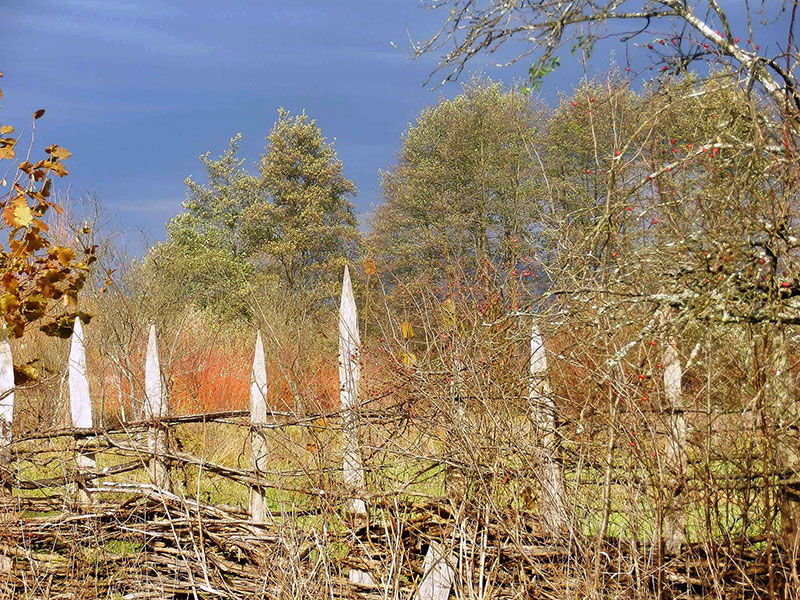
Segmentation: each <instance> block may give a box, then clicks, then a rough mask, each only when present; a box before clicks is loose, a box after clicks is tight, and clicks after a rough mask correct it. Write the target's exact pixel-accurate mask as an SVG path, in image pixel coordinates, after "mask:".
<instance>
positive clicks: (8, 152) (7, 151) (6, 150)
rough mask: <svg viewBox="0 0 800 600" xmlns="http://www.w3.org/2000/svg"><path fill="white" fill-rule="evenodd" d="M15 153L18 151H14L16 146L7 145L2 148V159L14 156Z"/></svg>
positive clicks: (0, 154) (0, 157)
mask: <svg viewBox="0 0 800 600" xmlns="http://www.w3.org/2000/svg"><path fill="white" fill-rule="evenodd" d="M15 154H16V153H15V152H14V148H13V147H12V146H5V147H3V148H0V159H3V158H14V155H15Z"/></svg>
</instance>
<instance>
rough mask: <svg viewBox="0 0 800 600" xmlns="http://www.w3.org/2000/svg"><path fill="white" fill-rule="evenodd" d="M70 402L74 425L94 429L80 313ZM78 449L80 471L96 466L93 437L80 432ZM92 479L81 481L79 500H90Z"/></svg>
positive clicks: (74, 337)
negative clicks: (88, 489)
mask: <svg viewBox="0 0 800 600" xmlns="http://www.w3.org/2000/svg"><path fill="white" fill-rule="evenodd" d="M67 372H68V378H69V404H70V411H71V413H72V426H73V427H80V428H85V429H90V428H91V427H93V422H92V402H91V398H90V396H89V378H88V376H87V371H86V346H85V344H84V338H83V326H82V325H81V319H80V317H76V318H75V327H74V329H73V332H72V342H71V344H70V349H69V365H68V369H67ZM75 441H76V443H77V445H78V452H77V454H76V456H75V462H76V464H77V466H78V471H79V473H80V472H85V471H86V470H87V469H89V470H95V469H96V468H97V461H96V459H95V454H94V452H92V451H91V450H85V449H84V448H85V446H86V443H87V442H89V441H90V438H86V437H85V436H80V435H78V436H76V439H75ZM91 483H92V482H91V481H85V482H80V483H79V484H78V501H79V502H81V503H83V504H88V503H89V502H90V500H91V499H90V498H89V494H88V492H86V487H87V486H90V485H91Z"/></svg>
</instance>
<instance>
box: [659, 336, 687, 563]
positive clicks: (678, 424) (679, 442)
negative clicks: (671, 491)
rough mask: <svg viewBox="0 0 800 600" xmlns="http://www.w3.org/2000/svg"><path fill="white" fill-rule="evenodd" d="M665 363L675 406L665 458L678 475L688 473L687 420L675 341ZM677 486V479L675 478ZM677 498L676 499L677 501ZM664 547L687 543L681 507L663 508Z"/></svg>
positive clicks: (674, 548)
mask: <svg viewBox="0 0 800 600" xmlns="http://www.w3.org/2000/svg"><path fill="white" fill-rule="evenodd" d="M662 361H663V363H664V395H665V396H666V398H667V405H668V406H669V407H670V408H671V409H672V410H670V414H669V415H668V416H667V426H668V428H669V435H668V436H667V443H666V446H665V448H664V454H665V460H666V462H667V465H668V466H669V469H670V472H672V473H678V474H679V475H678V478H680V477H681V476H682V474H683V473H685V472H686V468H687V467H686V434H687V428H686V419H685V417H684V414H683V411H682V410H681V409H682V408H683V405H682V403H681V385H682V379H683V368H682V367H681V359H680V355H679V354H678V349H677V348H676V347H675V345H674V344H673V343H672V342H668V343H667V347H666V348H665V349H664V356H663V358H662ZM673 485H674V486H675V489H678V487H679V483H678V481H674V482H673ZM677 499H678V498H676V500H677ZM663 527H664V547H665V549H666V550H667V552H670V553H674V554H678V553H680V551H681V547H682V545H683V544H684V543H685V542H686V516H685V513H684V511H683V509H681V508H676V507H670V509H669V510H665V511H664V525H663Z"/></svg>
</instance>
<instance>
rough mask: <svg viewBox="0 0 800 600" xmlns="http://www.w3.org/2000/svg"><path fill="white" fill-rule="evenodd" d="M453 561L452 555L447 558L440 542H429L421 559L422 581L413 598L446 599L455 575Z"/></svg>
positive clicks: (422, 599) (421, 599)
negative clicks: (423, 557) (423, 558)
mask: <svg viewBox="0 0 800 600" xmlns="http://www.w3.org/2000/svg"><path fill="white" fill-rule="evenodd" d="M453 562H454V557H453V556H452V555H451V556H450V560H448V558H447V557H446V556H445V554H444V549H443V548H442V545H441V544H440V543H438V542H431V544H430V546H428V552H427V553H426V554H425V560H423V561H422V581H421V582H420V584H419V587H418V588H417V593H416V594H414V600H447V598H449V597H450V588H452V587H453V581H455V575H456V574H455V570H454V569H453V566H452V563H453Z"/></svg>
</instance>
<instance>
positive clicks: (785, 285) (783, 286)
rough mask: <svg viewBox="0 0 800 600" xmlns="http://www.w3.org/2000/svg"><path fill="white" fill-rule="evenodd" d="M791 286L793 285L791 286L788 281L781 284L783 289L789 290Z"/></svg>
mask: <svg viewBox="0 0 800 600" xmlns="http://www.w3.org/2000/svg"><path fill="white" fill-rule="evenodd" d="M790 285H791V284H790V283H789V282H788V281H782V282H781V287H782V288H788V287H789V286H790Z"/></svg>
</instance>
